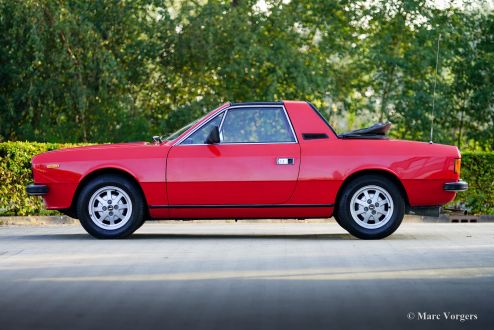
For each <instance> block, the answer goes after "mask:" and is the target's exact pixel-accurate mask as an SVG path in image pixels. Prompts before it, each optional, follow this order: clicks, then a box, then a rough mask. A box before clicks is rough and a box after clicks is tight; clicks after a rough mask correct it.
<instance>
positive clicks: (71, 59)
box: [0, 0, 494, 150]
mask: <svg viewBox="0 0 494 330" xmlns="http://www.w3.org/2000/svg"><path fill="white" fill-rule="evenodd" d="M458 2H460V3H461V5H457V4H455V3H458ZM452 3H453V4H449V2H448V1H433V0H372V1H368V0H367V1H361V0H332V1H327V0H265V1H259V0H229V1H219V0H210V1H206V0H196V1H172V0H123V1H103V0H102V1H83V0H71V1H69V0H23V1H15V0H0V141H2V140H3V141H15V140H28V141H43V142H62V143H65V142H112V141H132V140H148V139H149V138H150V136H152V135H156V134H163V135H165V134H167V133H170V132H172V131H174V130H175V129H177V128H179V127H181V126H183V125H184V124H185V123H187V122H189V121H191V120H192V119H194V118H196V117H198V116H199V115H201V114H202V113H204V112H208V111H209V110H211V109H212V108H213V107H215V106H217V105H218V104H220V103H222V102H224V101H253V100H264V101H270V100H280V99H299V100H309V101H312V102H313V103H314V104H315V105H316V106H318V107H319V108H320V110H322V112H323V113H324V115H325V116H326V117H328V118H329V119H330V121H331V122H332V123H333V125H334V126H335V127H336V129H337V130H339V131H342V130H348V129H353V128H357V127H361V126H363V125H366V124H370V123H372V122H375V121H378V120H380V121H386V120H389V121H391V122H392V123H394V124H395V125H394V129H393V130H392V134H393V135H394V136H395V137H398V138H406V139H418V140H422V141H424V140H428V135H429V129H430V120H431V104H432V94H433V83H434V68H435V64H436V47H437V40H438V38H439V35H440V36H441V38H440V58H439V67H438V79H437V98H436V109H435V141H437V142H442V143H448V144H456V145H457V146H459V147H462V148H463V149H469V150H492V148H493V146H494V106H493V99H494V71H493V70H494V69H493V68H494V13H493V11H492V3H489V2H484V1H483V0H477V1H470V2H469V1H468V0H466V1H452Z"/></svg>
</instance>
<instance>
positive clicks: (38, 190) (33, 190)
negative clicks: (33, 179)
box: [26, 184, 48, 196]
mask: <svg viewBox="0 0 494 330" xmlns="http://www.w3.org/2000/svg"><path fill="white" fill-rule="evenodd" d="M26 192H27V194H28V195H30V196H43V195H46V194H47V193H48V186H47V185H45V184H30V185H28V186H26Z"/></svg>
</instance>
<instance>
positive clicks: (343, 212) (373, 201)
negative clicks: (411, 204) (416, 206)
mask: <svg viewBox="0 0 494 330" xmlns="http://www.w3.org/2000/svg"><path fill="white" fill-rule="evenodd" d="M337 214H338V215H337V217H338V218H339V222H341V225H342V227H343V228H345V229H346V230H348V232H349V233H350V234H352V235H353V236H355V237H358V238H362V239H380V238H384V237H387V236H389V235H391V234H392V233H393V232H394V231H395V230H396V229H398V227H399V226H400V224H401V222H402V220H403V217H404V216H405V202H404V200H403V196H402V194H401V192H400V190H399V189H398V187H397V186H396V185H395V184H394V183H393V182H392V181H390V180H388V179H387V178H385V177H382V176H379V175H367V176H362V177H359V178H357V179H355V180H353V181H352V182H350V184H348V186H346V187H345V190H344V191H343V193H342V195H341V197H340V199H339V201H338V210H337Z"/></svg>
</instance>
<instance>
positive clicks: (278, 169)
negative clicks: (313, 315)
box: [26, 101, 468, 239]
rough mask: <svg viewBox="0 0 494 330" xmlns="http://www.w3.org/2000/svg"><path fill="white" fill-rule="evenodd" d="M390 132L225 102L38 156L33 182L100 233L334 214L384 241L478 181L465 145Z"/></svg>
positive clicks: (299, 111)
mask: <svg viewBox="0 0 494 330" xmlns="http://www.w3.org/2000/svg"><path fill="white" fill-rule="evenodd" d="M388 129H389V125H383V124H378V125H374V126H373V127H370V128H368V129H363V130H357V131H353V132H350V133H346V134H341V135H338V134H336V133H335V131H334V130H333V128H332V127H331V126H330V125H329V124H328V122H327V121H326V120H325V119H324V118H323V117H322V116H321V115H320V113H319V112H318V111H317V110H316V108H315V107H314V106H312V105H311V104H310V103H308V102H295V101H285V102H255V103H225V104H223V105H222V106H220V107H219V108H217V109H216V110H214V111H212V112H210V113H209V114H207V115H206V116H205V117H203V118H201V119H199V120H197V121H195V122H193V123H191V124H190V125H188V126H186V127H184V128H182V129H181V130H179V131H177V132H176V133H174V134H172V135H171V136H169V137H168V138H166V139H163V140H162V139H161V138H159V137H154V138H153V139H154V142H152V143H148V142H138V143H124V144H110V145H96V146H89V147H81V148H73V149H63V150H56V151H50V152H46V153H43V154H40V155H37V156H35V157H34V158H33V160H32V168H33V175H34V182H35V184H32V185H29V186H28V187H27V188H26V189H27V192H28V194H30V195H42V196H43V198H44V200H45V204H46V207H47V208H48V209H51V210H59V211H61V212H63V213H65V214H67V215H70V216H71V217H74V218H79V219H80V221H81V224H82V226H83V227H84V228H85V229H86V230H87V232H88V233H90V234H91V235H93V236H95V237H98V238H121V237H126V236H129V235H130V234H132V233H133V232H134V231H135V230H137V229H138V228H139V227H140V226H141V225H142V224H143V222H144V220H146V219H225V218H231V219H246V218H248V219H261V218H298V219H305V218H329V217H331V216H334V218H335V219H336V221H337V222H338V223H339V224H340V225H341V226H342V227H343V228H345V229H346V230H347V231H349V232H350V233H351V234H353V235H354V236H356V237H359V238H364V239H377V238H383V237H386V236H388V235H390V234H391V233H393V232H394V231H395V230H396V229H397V228H398V226H399V225H400V223H401V221H402V219H403V217H404V215H405V213H414V214H422V215H439V208H440V206H441V205H444V204H446V203H448V202H450V201H451V200H453V199H454V197H455V194H456V192H458V191H463V190H466V189H467V188H468V185H467V183H466V182H464V181H461V180H460V179H459V177H460V153H459V151H458V149H457V148H456V147H453V146H447V145H440V144H430V143H424V142H413V141H400V140H392V139H388V138H387V137H386V134H385V133H386V131H387V130H388Z"/></svg>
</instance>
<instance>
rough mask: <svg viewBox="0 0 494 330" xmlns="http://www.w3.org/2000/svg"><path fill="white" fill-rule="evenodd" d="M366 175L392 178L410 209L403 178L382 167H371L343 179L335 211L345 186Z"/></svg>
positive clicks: (406, 206) (406, 207) (407, 207)
mask: <svg viewBox="0 0 494 330" xmlns="http://www.w3.org/2000/svg"><path fill="white" fill-rule="evenodd" d="M366 175H377V176H382V177H384V178H386V179H388V180H390V181H391V182H393V183H394V184H395V185H396V187H397V188H398V189H399V190H400V192H401V194H402V196H403V200H404V201H405V209H406V210H408V209H409V208H410V203H409V201H408V194H407V191H406V190H405V187H404V186H403V183H402V182H401V180H400V179H399V178H398V177H397V176H396V175H395V174H394V173H391V172H389V171H386V170H382V169H369V170H362V171H357V172H355V173H352V174H351V175H349V176H348V177H347V178H346V179H345V180H344V181H343V183H342V185H341V186H340V188H339V189H338V193H337V194H336V200H335V209H334V213H336V212H337V208H338V204H339V203H338V202H339V200H340V198H341V195H342V194H343V192H344V191H345V188H346V187H347V186H348V185H349V184H350V183H351V182H352V181H354V180H355V179H357V178H360V177H363V176H366Z"/></svg>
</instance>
